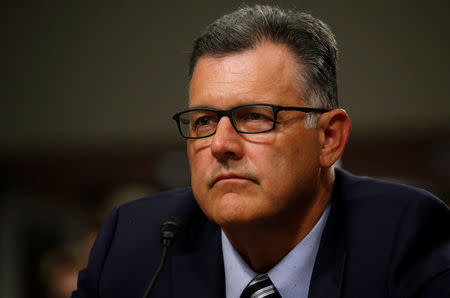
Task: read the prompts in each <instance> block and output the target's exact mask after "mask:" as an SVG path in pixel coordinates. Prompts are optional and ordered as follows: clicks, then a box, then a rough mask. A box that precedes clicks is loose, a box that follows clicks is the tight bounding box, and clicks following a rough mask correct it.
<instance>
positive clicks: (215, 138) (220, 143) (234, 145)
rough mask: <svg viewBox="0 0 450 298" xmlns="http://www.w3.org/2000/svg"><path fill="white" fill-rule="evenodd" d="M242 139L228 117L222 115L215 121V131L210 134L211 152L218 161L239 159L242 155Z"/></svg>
mask: <svg viewBox="0 0 450 298" xmlns="http://www.w3.org/2000/svg"><path fill="white" fill-rule="evenodd" d="M242 142H243V139H242V138H241V136H240V134H239V133H238V132H237V131H236V130H235V129H234V127H233V124H232V123H231V120H230V118H228V117H222V118H221V119H220V120H219V123H217V128H216V133H215V134H214V135H212V140H211V145H210V146H211V153H212V155H213V156H214V157H215V158H216V159H217V160H219V161H221V162H225V161H227V160H229V159H240V158H241V157H242V155H243V144H242Z"/></svg>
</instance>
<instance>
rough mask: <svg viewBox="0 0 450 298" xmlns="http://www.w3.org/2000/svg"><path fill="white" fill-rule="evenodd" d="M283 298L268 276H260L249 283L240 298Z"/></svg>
mask: <svg viewBox="0 0 450 298" xmlns="http://www.w3.org/2000/svg"><path fill="white" fill-rule="evenodd" d="M263 297H267V298H269V297H270V298H281V295H280V293H278V291H277V289H276V288H275V286H274V285H273V283H272V281H271V280H270V278H269V276H268V275H267V274H260V275H258V276H256V277H255V278H254V279H253V280H252V281H250V282H249V284H248V285H247V287H246V288H245V289H244V291H242V294H241V297H240V298H263Z"/></svg>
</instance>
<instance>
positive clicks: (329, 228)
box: [308, 177, 346, 298]
mask: <svg viewBox="0 0 450 298" xmlns="http://www.w3.org/2000/svg"><path fill="white" fill-rule="evenodd" d="M337 178H338V177H336V184H335V187H334V190H333V195H332V198H331V204H332V205H331V210H330V214H329V216H328V220H327V223H326V226H325V229H324V231H323V234H322V239H321V240H320V247H319V251H318V253H317V257H316V263H315V264H314V269H313V273H312V276H311V283H310V287H309V295H308V297H309V298H321V297H327V298H337V297H340V296H341V294H342V293H341V288H342V282H343V276H344V267H345V260H346V249H345V229H344V225H345V224H344V219H345V212H344V210H345V209H344V206H343V200H342V199H341V196H342V194H341V189H340V185H339V181H338V179H337Z"/></svg>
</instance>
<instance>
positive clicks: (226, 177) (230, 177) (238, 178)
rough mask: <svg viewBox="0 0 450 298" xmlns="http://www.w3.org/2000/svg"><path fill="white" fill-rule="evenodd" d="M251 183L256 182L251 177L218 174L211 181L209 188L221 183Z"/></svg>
mask: <svg viewBox="0 0 450 298" xmlns="http://www.w3.org/2000/svg"><path fill="white" fill-rule="evenodd" d="M243 180H246V181H251V182H255V183H256V180H255V179H253V178H251V177H247V176H243V175H239V174H236V173H226V174H225V173H224V174H219V175H217V176H216V178H215V179H214V180H213V181H212V183H210V187H211V188H212V187H213V186H214V185H215V184H216V183H218V182H221V181H230V182H231V181H243Z"/></svg>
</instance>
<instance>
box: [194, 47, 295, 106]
mask: <svg viewBox="0 0 450 298" xmlns="http://www.w3.org/2000/svg"><path fill="white" fill-rule="evenodd" d="M298 82H299V80H298V70H297V61H296V59H295V58H294V56H293V54H292V53H291V51H290V50H289V49H288V48H287V47H286V46H284V45H279V44H273V43H265V44H262V45H260V46H258V47H256V48H254V49H250V50H246V51H243V52H239V53H234V54H228V55H222V56H219V55H203V56H202V57H200V59H199V60H198V61H197V65H196V67H195V69H194V72H193V75H192V79H191V82H190V88H189V99H190V106H191V107H194V106H199V105H201V106H207V105H208V104H209V103H211V101H214V104H216V103H217V104H219V105H226V102H227V101H229V100H230V99H233V101H238V102H233V103H234V104H246V103H253V102H260V101H264V100H266V101H267V100H271V99H272V97H274V96H282V95H283V94H287V93H293V92H296V94H297V96H299V95H300V92H299V91H300V90H299V83H298ZM251 101H253V102H251ZM268 103H270V102H268ZM277 104H280V103H279V102H278V103H277Z"/></svg>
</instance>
